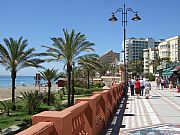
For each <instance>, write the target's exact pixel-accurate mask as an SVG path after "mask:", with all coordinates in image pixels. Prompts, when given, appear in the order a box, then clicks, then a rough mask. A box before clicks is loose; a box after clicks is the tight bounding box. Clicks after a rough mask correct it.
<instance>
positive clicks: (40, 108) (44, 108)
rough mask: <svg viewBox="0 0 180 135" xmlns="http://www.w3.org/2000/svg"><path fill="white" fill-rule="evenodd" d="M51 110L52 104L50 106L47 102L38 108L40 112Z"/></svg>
mask: <svg viewBox="0 0 180 135" xmlns="http://www.w3.org/2000/svg"><path fill="white" fill-rule="evenodd" d="M49 110H52V106H48V105H47V104H41V105H40V106H39V107H38V109H37V111H38V112H42V111H49Z"/></svg>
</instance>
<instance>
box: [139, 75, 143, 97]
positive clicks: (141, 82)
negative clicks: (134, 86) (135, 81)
mask: <svg viewBox="0 0 180 135" xmlns="http://www.w3.org/2000/svg"><path fill="white" fill-rule="evenodd" d="M143 95H144V80H143V78H141V79H140V96H143Z"/></svg>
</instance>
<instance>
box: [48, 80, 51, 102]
mask: <svg viewBox="0 0 180 135" xmlns="http://www.w3.org/2000/svg"><path fill="white" fill-rule="evenodd" d="M50 95H51V82H48V105H50Z"/></svg>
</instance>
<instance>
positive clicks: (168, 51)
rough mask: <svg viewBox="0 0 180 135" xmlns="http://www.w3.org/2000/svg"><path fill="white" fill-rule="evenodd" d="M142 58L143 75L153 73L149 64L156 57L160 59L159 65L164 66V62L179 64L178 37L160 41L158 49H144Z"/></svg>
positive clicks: (179, 39) (179, 43)
mask: <svg viewBox="0 0 180 135" xmlns="http://www.w3.org/2000/svg"><path fill="white" fill-rule="evenodd" d="M143 57H144V73H154V70H153V67H152V66H151V65H150V62H151V61H152V60H155V59H157V58H158V57H159V58H160V59H162V61H161V65H166V64H167V63H166V60H170V61H171V62H173V63H175V62H180V36H175V37H172V38H168V39H165V40H160V43H159V45H158V47H155V48H149V49H144V50H143ZM163 67H164V66H163Z"/></svg>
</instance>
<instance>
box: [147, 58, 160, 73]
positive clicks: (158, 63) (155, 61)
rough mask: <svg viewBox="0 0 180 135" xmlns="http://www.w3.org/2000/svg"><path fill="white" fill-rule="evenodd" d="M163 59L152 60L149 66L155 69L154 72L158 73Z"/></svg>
mask: <svg viewBox="0 0 180 135" xmlns="http://www.w3.org/2000/svg"><path fill="white" fill-rule="evenodd" d="M161 61H162V59H161V58H160V57H157V58H156V59H153V60H150V63H149V65H150V66H152V67H153V72H154V73H156V68H157V66H159V65H161Z"/></svg>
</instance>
